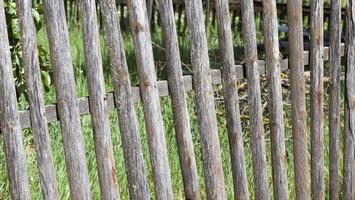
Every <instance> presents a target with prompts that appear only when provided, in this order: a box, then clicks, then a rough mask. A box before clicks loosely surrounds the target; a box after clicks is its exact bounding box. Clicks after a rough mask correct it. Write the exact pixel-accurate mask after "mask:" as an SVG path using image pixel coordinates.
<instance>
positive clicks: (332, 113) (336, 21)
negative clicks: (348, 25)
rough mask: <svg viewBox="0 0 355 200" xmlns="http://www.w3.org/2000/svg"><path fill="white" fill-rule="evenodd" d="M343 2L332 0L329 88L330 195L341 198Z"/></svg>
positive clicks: (332, 199)
mask: <svg viewBox="0 0 355 200" xmlns="http://www.w3.org/2000/svg"><path fill="white" fill-rule="evenodd" d="M340 23H341V2H340V1H339V0H333V1H332V8H331V19H330V53H329V54H330V59H329V63H330V67H331V70H330V82H331V83H330V89H329V171H330V177H329V196H330V199H331V200H338V199H339V192H340V186H339V175H340V174H339V167H340V166H339V148H340V143H339V137H340V74H341V55H340V54H341V52H340V43H341V29H340V27H341V24H340Z"/></svg>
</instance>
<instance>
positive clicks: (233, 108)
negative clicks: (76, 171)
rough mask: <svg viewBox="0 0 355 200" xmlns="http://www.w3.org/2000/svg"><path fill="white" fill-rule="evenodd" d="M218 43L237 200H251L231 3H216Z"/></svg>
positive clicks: (235, 197)
mask: <svg viewBox="0 0 355 200" xmlns="http://www.w3.org/2000/svg"><path fill="white" fill-rule="evenodd" d="M215 9H216V18H217V25H218V41H219V47H220V55H221V59H222V67H223V83H224V102H225V106H226V113H227V114H226V115H227V116H226V117H227V129H228V139H229V149H230V154H231V162H232V172H233V184H234V199H238V200H239V199H240V200H247V199H249V191H248V183H247V174H246V168H245V156H244V143H243V132H242V126H241V121H240V110H239V100H238V86H237V81H238V79H237V75H236V70H235V67H234V66H235V61H234V51H233V36H232V29H231V23H230V16H229V5H228V0H215Z"/></svg>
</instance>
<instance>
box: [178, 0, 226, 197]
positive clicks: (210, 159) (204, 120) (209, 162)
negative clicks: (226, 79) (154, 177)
mask: <svg viewBox="0 0 355 200" xmlns="http://www.w3.org/2000/svg"><path fill="white" fill-rule="evenodd" d="M185 9H186V16H187V18H186V19H187V26H188V28H189V35H190V41H191V62H192V68H193V75H194V79H193V85H194V91H195V94H196V99H195V101H196V113H197V121H198V126H199V130H200V136H201V149H202V158H203V166H204V175H205V185H206V194H207V199H226V198H227V197H226V191H225V184H224V176H223V168H222V158H221V151H220V144H219V138H218V130H217V119H216V112H215V104H214V93H213V88H212V82H211V70H210V62H209V57H208V46H207V38H206V32H205V26H204V19H203V10H202V1H201V0H185Z"/></svg>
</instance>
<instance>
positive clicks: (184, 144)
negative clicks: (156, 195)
mask: <svg viewBox="0 0 355 200" xmlns="http://www.w3.org/2000/svg"><path fill="white" fill-rule="evenodd" d="M156 4H157V7H158V9H159V13H160V20H161V23H162V28H163V37H164V45H165V59H166V61H167V71H168V81H169V82H168V83H169V93H170V96H171V101H172V109H173V116H174V128H175V132H176V140H177V144H178V149H179V156H180V165H181V169H182V175H183V179H184V189H185V198H186V199H191V200H192V199H200V198H201V197H200V186H199V182H198V175H197V166H196V160H195V153H194V148H193V141H192V134H191V127H190V122H189V116H188V110H187V101H186V93H185V87H184V80H183V74H182V69H181V61H180V52H179V44H178V38H177V33H176V27H175V20H174V10H173V3H172V1H171V0H168V1H167V0H156Z"/></svg>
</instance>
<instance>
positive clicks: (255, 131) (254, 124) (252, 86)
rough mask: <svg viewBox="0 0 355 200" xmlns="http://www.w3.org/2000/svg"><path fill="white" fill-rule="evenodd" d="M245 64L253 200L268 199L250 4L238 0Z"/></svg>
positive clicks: (258, 82)
mask: <svg viewBox="0 0 355 200" xmlns="http://www.w3.org/2000/svg"><path fill="white" fill-rule="evenodd" d="M241 11H242V20H243V22H242V23H243V35H244V42H245V47H244V51H245V64H246V67H247V82H248V95H249V97H248V102H249V108H250V110H249V113H250V136H251V144H252V155H253V172H254V173H253V178H254V189H255V199H260V200H268V199H269V184H268V180H267V177H268V175H267V169H266V168H267V163H266V150H265V138H264V127H263V116H262V114H263V111H262V107H261V91H260V74H259V65H258V52H257V46H256V45H257V44H256V30H255V18H254V5H253V1H250V0H241Z"/></svg>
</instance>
